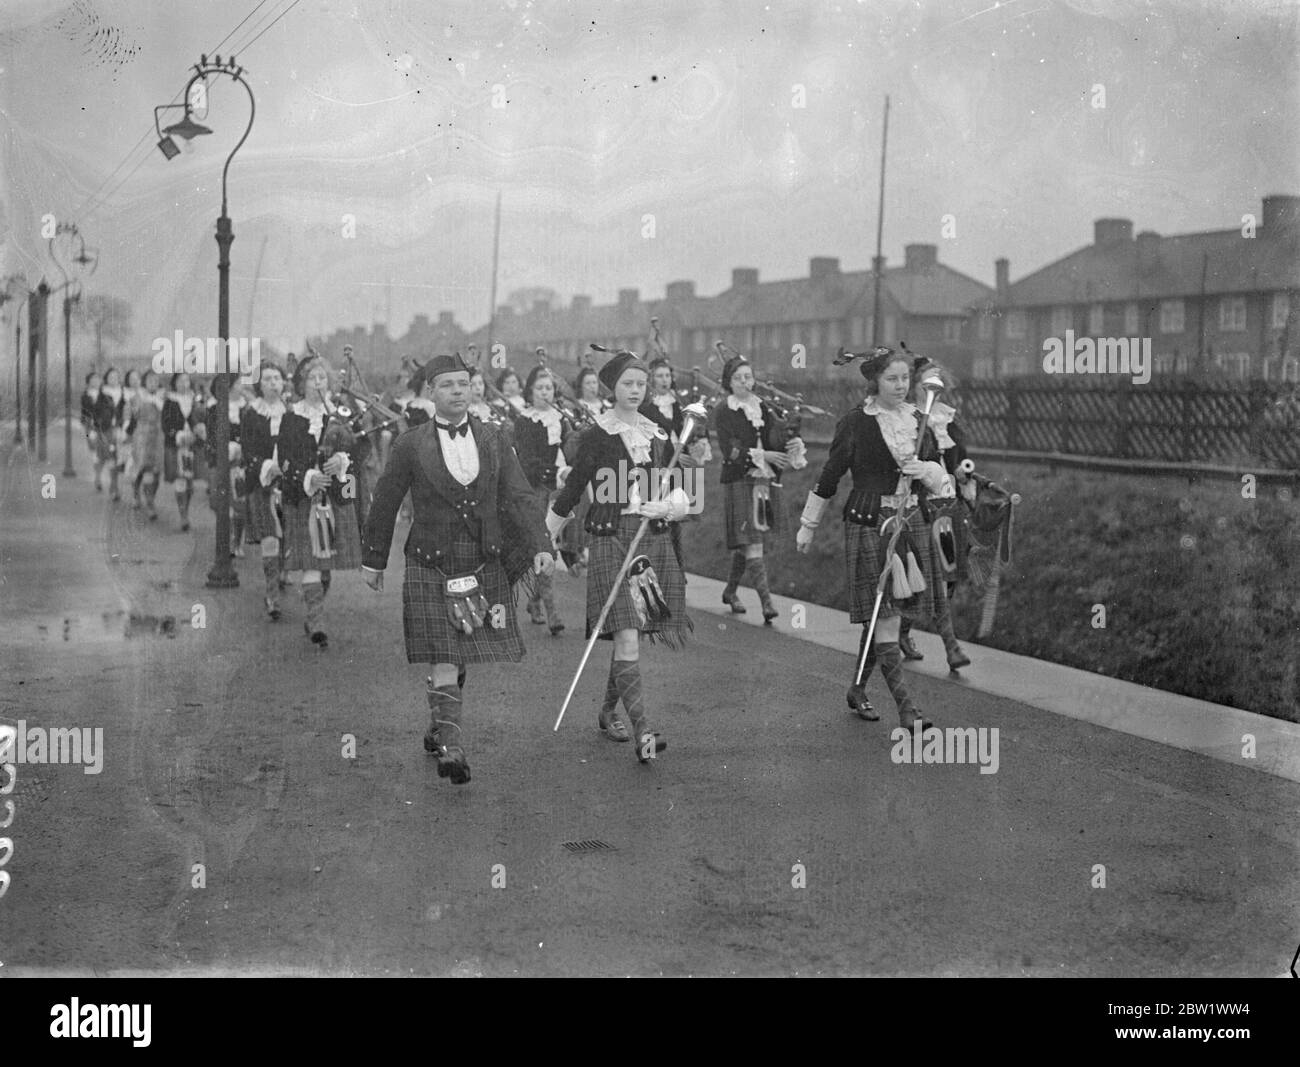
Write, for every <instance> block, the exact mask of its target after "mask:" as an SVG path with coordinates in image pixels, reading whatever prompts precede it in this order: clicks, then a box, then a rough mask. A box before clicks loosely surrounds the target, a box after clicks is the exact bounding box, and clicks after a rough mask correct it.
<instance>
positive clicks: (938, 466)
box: [921, 460, 949, 496]
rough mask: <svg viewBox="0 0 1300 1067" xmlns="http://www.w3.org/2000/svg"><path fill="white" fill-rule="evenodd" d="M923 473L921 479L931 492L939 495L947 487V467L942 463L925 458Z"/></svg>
mask: <svg viewBox="0 0 1300 1067" xmlns="http://www.w3.org/2000/svg"><path fill="white" fill-rule="evenodd" d="M924 463H925V473H923V474H922V475H921V481H922V482H924V483H925V487H926V488H927V489H928V490H930V492H931V493H934V494H935V495H938V496H941V495H943V492H944V490H945V489H948V488H949V483H948V469H947V468H946V467H945V466H944V465H943V464H942V463H936V462H935V461H934V460H926V461H924Z"/></svg>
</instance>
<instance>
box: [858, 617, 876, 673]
mask: <svg viewBox="0 0 1300 1067" xmlns="http://www.w3.org/2000/svg"><path fill="white" fill-rule="evenodd" d="M866 643H867V626H866V623H863V625H862V635H861V636H860V637H859V638H858V658H857V659H855V660H854V661H853V670H854V672H855V673H854V676H853V680H854V681H855V682H856V681H857V680H858V677H857V673H856V672H857V669H858V664H859V663H861V662H862V649H863V647H864V646H865V645H866ZM875 669H876V644H875V642H874V641H873V642H872V644H871V649H870V651H869V652H867V662H866V665H865V666H864V667H863V668H862V684H863V685H866V684H867V679H868V678H870V677H871V672H872V671H873V670H875Z"/></svg>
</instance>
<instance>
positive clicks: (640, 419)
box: [596, 408, 668, 464]
mask: <svg viewBox="0 0 1300 1067" xmlns="http://www.w3.org/2000/svg"><path fill="white" fill-rule="evenodd" d="M596 425H597V426H599V427H600V428H601V429H602V430H604V431H605V432H606V433H607V434H611V435H615V434H616V435H618V436H619V437H621V438H622V439H623V446H624V447H625V448H626V449H627V453H628V455H629V456H631V457H632V462H633V463H638V464H639V463H649V462H650V442H651V440H653V439H654V438H656V437H657V438H658V439H659V440H661V441H666V440H668V435H667V434H666V433H665V432H664V430H663V427H661V426H659V425H658V424H657V423H655V422H653V421H652V420H650V419H647V418H646V417H645V416H644V415H642V414H641V413H640V412H639V411H638V412H637V414H636V422H635V423H626V422H624V421H623V420H622V419H620V418H619V417H618V416H617V415H616V414H615V413H614V409H613V408H610V410H609V411H603V412H601V413H600V414H599V415H597V416H596Z"/></svg>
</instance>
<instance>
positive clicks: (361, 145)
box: [0, 0, 1300, 358]
mask: <svg viewBox="0 0 1300 1067" xmlns="http://www.w3.org/2000/svg"><path fill="white" fill-rule="evenodd" d="M291 3H292V0H268V2H266V3H264V4H263V5H262V6H261V8H260V10H258V11H257V12H256V14H254V15H253V17H252V18H251V19H249V21H248V22H247V23H246V24H245V25H244V26H243V27H242V28H241V29H240V30H239V31H238V32H237V33H236V34H235V35H234V37H233V38H231V40H229V41H227V42H226V43H225V44H224V45H223V46H222V47H221V48H216V46H217V44H218V42H220V41H221V40H222V38H223V37H224V36H226V35H227V34H228V33H229V32H230V31H231V30H233V29H234V28H235V26H236V24H237V23H238V22H239V21H240V19H241V18H243V17H244V16H245V15H246V14H248V12H250V11H251V10H253V8H254V7H255V6H256V0H229V2H224V3H215V2H213V0H169V2H168V3H166V4H161V3H157V2H145V0H77V2H76V3H71V4H69V3H64V2H49V0H6V2H4V3H3V5H2V7H3V14H2V15H0V66H2V68H3V69H2V70H0V107H2V109H3V119H4V147H3V150H4V154H5V158H4V167H3V175H2V176H0V180H2V181H3V182H4V189H3V194H4V196H3V208H4V211H5V216H4V219H3V222H4V241H5V245H4V253H5V262H4V271H5V273H8V272H10V271H14V270H20V271H24V272H25V273H26V275H27V277H28V279H29V280H30V281H32V282H35V281H36V280H37V279H38V278H39V277H40V275H41V272H42V271H43V270H48V269H50V268H48V267H47V266H46V264H47V256H46V247H45V242H44V241H43V240H42V239H41V238H40V233H39V229H40V221H41V216H42V215H44V214H46V213H50V214H53V215H54V216H55V217H56V218H57V219H59V220H64V219H71V220H72V221H75V222H76V223H78V224H79V225H80V227H81V229H82V231H83V232H84V234H85V235H86V237H87V239H88V241H89V243H90V244H92V245H94V246H97V247H98V248H99V250H100V253H101V261H100V266H99V269H98V272H97V274H96V275H95V277H94V278H93V279H91V281H90V283H89V284H88V286H87V288H88V290H89V291H91V292H96V291H98V292H108V293H112V294H114V295H118V296H122V297H125V298H127V299H129V300H130V301H131V302H132V304H133V305H134V308H135V325H136V330H135V337H134V347H135V348H136V349H138V350H140V351H144V350H146V349H147V348H148V346H149V343H150V341H151V340H152V338H153V337H155V336H162V335H167V336H170V335H171V333H172V332H173V331H174V330H176V329H182V330H184V331H186V332H187V333H189V334H192V335H198V336H206V335H208V334H214V333H215V332H216V318H217V311H216V288H217V287H216V280H217V274H216V254H217V249H216V242H215V240H214V238H213V229H214V223H215V219H216V216H217V214H218V213H219V209H220V179H221V165H222V163H223V162H224V159H225V156H226V154H227V153H228V152H229V150H230V148H231V147H232V146H233V145H234V143H235V141H236V140H237V139H238V137H239V135H240V133H242V132H243V129H244V126H245V125H246V123H247V119H248V104H247V98H246V97H245V95H244V93H243V91H242V90H241V89H240V88H239V87H238V86H236V85H235V84H234V83H232V82H230V81H229V80H228V79H223V80H221V81H219V82H217V83H216V84H214V85H213V86H212V89H211V93H210V100H209V105H210V106H209V109H208V112H207V116H206V119H205V120H204V121H205V123H206V124H207V125H210V126H211V127H212V128H213V130H214V131H215V133H214V135H213V136H211V137H205V138H200V139H198V140H196V141H195V142H194V143H193V145H192V147H191V150H189V151H187V152H185V153H183V154H182V155H181V156H180V157H178V158H177V159H174V160H172V161H170V162H168V161H167V160H165V159H164V158H163V156H162V154H161V153H160V152H159V151H158V150H157V149H156V147H154V142H155V141H156V137H155V136H154V135H153V130H152V121H153V107H154V105H156V104H163V103H167V102H169V101H171V100H173V99H175V98H176V97H177V95H178V94H179V93H180V91H181V89H182V88H183V86H184V84H185V81H186V79H187V77H188V73H189V71H188V67H189V66H190V65H191V64H193V63H194V62H196V61H197V60H198V57H199V54H200V53H201V52H209V51H211V50H216V51H219V52H221V54H222V55H223V57H224V56H226V55H228V54H229V52H230V51H231V45H232V44H238V45H240V48H239V49H238V55H239V59H240V62H241V63H243V64H244V65H245V66H246V68H247V71H248V74H247V77H248V79H249V82H250V84H251V86H252V88H253V91H254V93H255V94H256V98H257V118H256V122H255V124H254V126H253V130H252V133H251V135H250V137H249V139H248V141H247V143H246V144H245V145H244V146H243V148H241V149H240V151H239V154H238V156H237V157H236V160H235V162H234V164H233V165H232V167H231V173H230V180H229V195H230V212H231V216H232V218H233V219H234V228H235V235H236V239H235V243H234V246H233V249H232V257H233V269H232V330H231V332H232V333H234V334H237V335H238V334H242V333H244V332H245V331H246V330H247V329H248V318H249V311H250V299H253V298H254V284H253V282H254V278H255V277H257V278H258V279H259V280H258V283H257V285H256V291H255V303H254V308H253V330H252V332H253V334H254V335H255V336H261V337H264V338H266V339H268V340H270V341H272V342H275V343H278V344H284V343H288V344H289V345H290V347H294V348H297V347H299V346H300V344H301V338H302V336H303V334H304V333H307V332H313V333H314V332H317V331H320V330H325V331H328V330H331V329H333V328H334V327H336V326H350V325H353V324H357V323H369V322H370V321H371V320H372V319H377V320H379V321H383V320H384V318H385V316H386V315H387V306H388V301H389V299H390V293H391V314H392V319H391V321H392V332H393V333H395V334H400V333H402V332H404V330H405V327H406V324H407V322H408V321H409V319H410V317H411V316H412V315H413V314H414V313H416V312H420V311H424V312H426V313H428V314H430V315H431V316H432V315H436V313H437V312H438V311H439V310H443V309H446V310H451V311H454V312H455V313H456V315H457V318H458V320H459V321H460V322H461V323H462V324H463V325H466V326H469V327H474V326H478V325H480V324H482V323H483V322H484V321H486V318H487V313H488V305H489V288H490V284H491V242H492V213H493V202H494V199H495V196H496V193H497V190H498V189H499V190H501V191H502V194H503V210H502V239H501V271H500V283H499V290H498V302H499V303H500V302H502V301H504V299H505V297H506V295H507V294H508V293H509V292H510V291H511V290H512V289H516V288H520V287H524V286H535V285H537V286H549V287H551V288H553V289H555V290H557V291H558V292H559V293H560V295H561V296H562V297H563V298H564V299H565V300H566V301H567V299H569V298H570V297H571V296H572V295H573V294H574V293H586V294H590V295H591V296H593V297H594V298H595V300H596V302H597V303H606V302H612V301H613V299H614V297H615V295H616V291H617V289H619V288H622V287H636V288H639V289H640V290H641V293H642V296H643V297H645V298H652V297H659V296H662V294H663V287H664V284H665V283H666V282H669V281H672V280H675V279H679V278H689V279H694V280H695V281H696V283H697V287H698V291H699V292H701V293H703V294H711V293H715V292H718V291H720V290H722V289H724V288H726V287H727V285H729V284H730V271H731V268H732V267H735V266H753V267H757V268H759V271H760V277H761V278H763V279H775V278H788V277H796V276H800V275H803V274H805V273H806V271H807V261H808V259H809V258H810V257H811V256H817V255H830V256H838V257H840V259H841V262H842V265H843V267H844V269H846V270H853V269H863V268H865V267H867V266H869V264H870V259H871V255H872V253H873V251H874V244H875V227H876V210H877V202H878V195H877V183H878V180H879V174H878V166H879V158H880V139H881V120H882V110H883V101H884V96H885V94H886V93H889V94H890V95H891V98H892V103H891V112H890V125H889V153H890V158H889V173H888V177H887V186H886V194H885V201H886V217H885V255H886V257H887V258H888V259H889V261H890V262H898V261H899V260H900V259H901V257H902V249H903V245H905V244H908V243H912V242H932V243H935V244H938V245H939V256H940V259H941V260H942V261H943V262H945V263H948V264H950V265H952V266H953V267H956V268H957V269H959V270H962V271H964V272H965V273H967V274H970V275H972V276H973V277H975V278H978V279H980V280H981V281H984V282H985V283H988V284H992V281H993V260H994V259H995V258H997V257H999V256H1006V257H1008V258H1009V259H1010V260H1011V273H1012V278H1013V279H1015V278H1018V277H1020V276H1021V275H1023V274H1026V273H1028V272H1029V271H1031V270H1033V269H1036V268H1038V267H1040V266H1042V265H1043V264H1045V263H1048V262H1050V261H1052V260H1054V259H1056V258H1059V257H1060V256H1061V255H1063V254H1065V253H1066V252H1068V251H1070V250H1072V249H1075V248H1077V247H1079V246H1081V245H1083V244H1086V243H1088V242H1089V241H1090V240H1091V239H1092V222H1093V220H1094V219H1095V218H1098V217H1102V216H1115V215H1118V216H1123V217H1128V218H1131V219H1133V220H1134V223H1135V227H1136V229H1138V230H1141V229H1154V230H1157V231H1159V232H1161V233H1179V232H1189V231H1195V230H1204V229H1221V228H1226V227H1229V226H1236V225H1239V224H1240V218H1241V216H1242V215H1243V214H1245V213H1247V212H1255V213H1257V212H1258V210H1259V201H1260V198H1261V197H1262V196H1264V195H1267V194H1269V193H1274V192H1285V193H1300V173H1298V170H1300V158H1298V156H1297V135H1296V131H1297V129H1298V128H1300V123H1298V121H1297V120H1298V119H1300V106H1298V104H1300V100H1298V98H1297V97H1298V94H1297V55H1300V41H1298V40H1297V12H1298V10H1300V8H1298V7H1297V5H1296V4H1295V3H1290V2H1288V3H1266V2H1254V0H1231V2H1229V0H1222V2H1216V3H1196V2H1178V3H1164V2H1155V3H1146V4H1144V3H1141V2H1140V0H1003V2H1002V3H1000V4H995V3H993V2H992V0H942V2H941V0H921V2H918V3H904V2H895V0H868V2H865V3H851V2H847V0H846V2H840V3H831V2H817V0H800V2H788V3H778V2H772V3H762V2H740V0H724V2H716V0H715V2H709V3H703V2H701V0H670V2H666V3H658V2H653V0H643V2H637V3H608V2H588V0H574V2H559V0H542V2H537V3H529V2H526V0H443V2H440V3H436V4H434V3H429V2H427V0H387V2H380V0H366V2H364V3H362V2H360V0H358V2H355V3H352V2H345V0H299V2H298V3H297V5H296V6H294V7H293V8H292V10H290V11H289V13H288V14H287V15H286V16H285V17H283V18H282V19H280V20H279V21H278V22H276V23H275V24H274V25H273V26H272V27H271V28H270V29H269V31H267V32H265V33H264V34H263V35H262V36H261V37H260V38H258V39H257V40H256V41H255V42H253V43H252V44H251V45H248V46H246V47H245V42H247V41H248V40H249V39H250V38H252V36H253V35H254V34H255V33H256V32H257V31H258V30H259V29H260V28H261V27H262V26H263V25H265V24H267V23H269V21H270V19H271V18H273V17H274V15H275V13H277V12H280V11H283V10H286V9H287V8H288V7H289V5H290V4H291ZM1098 85H1099V86H1103V87H1104V94H1105V96H1104V102H1105V107H1104V108H1099V107H1095V106H1093V105H1094V102H1096V101H1097V100H1098V99H1099V97H1098V95H1097V92H1096V91H1095V90H1094V86H1098ZM495 86H501V87H503V90H504V97H505V106H504V107H501V108H497V107H493V96H494V87H495ZM800 97H802V102H803V103H804V104H805V106H803V107H796V106H795V105H796V103H799V102H801V101H800ZM179 116H180V112H179V111H174V112H171V113H170V115H169V116H168V118H166V119H165V120H164V125H166V124H167V122H168V121H174V120H175V119H176V118H178V117H179ZM146 132H147V134H148V136H147V137H144V135H145V134H146ZM142 137H144V140H143V142H141V138H142ZM132 146H135V148H134V151H132ZM115 168H116V174H113V172H114V170H115ZM110 175H111V176H112V177H111V180H109V179H110ZM106 181H107V184H105V183H106ZM92 194H93V196H92ZM347 215H351V216H354V217H355V229H356V236H355V237H354V238H348V237H345V236H344V231H345V225H346V224H345V216H347ZM645 215H653V216H654V236H653V237H652V238H646V237H644V236H643V216H645ZM945 215H951V216H953V217H954V219H955V226H956V236H955V238H947V237H944V236H942V225H943V217H944V216H945ZM263 249H264V255H263V256H262V262H261V266H260V270H259V269H258V259H259V254H261V253H262V252H263ZM52 276H53V277H57V272H52ZM6 358H7V357H6Z"/></svg>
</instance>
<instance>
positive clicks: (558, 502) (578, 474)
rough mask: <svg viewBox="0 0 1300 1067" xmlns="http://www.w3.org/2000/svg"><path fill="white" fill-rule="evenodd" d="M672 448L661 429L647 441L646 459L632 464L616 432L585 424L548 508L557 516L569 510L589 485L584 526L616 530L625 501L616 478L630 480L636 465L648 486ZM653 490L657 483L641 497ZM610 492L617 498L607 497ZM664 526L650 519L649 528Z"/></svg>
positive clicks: (604, 531)
mask: <svg viewBox="0 0 1300 1067" xmlns="http://www.w3.org/2000/svg"><path fill="white" fill-rule="evenodd" d="M660 429H662V426H661V427H660ZM672 451H673V449H672V445H671V444H670V443H669V441H668V439H667V432H666V431H665V432H664V437H663V438H662V439H660V438H655V439H654V440H653V441H652V442H651V444H650V459H649V461H648V462H646V463H641V464H635V463H633V462H632V457H631V455H630V454H629V453H628V450H627V446H626V445H624V444H623V438H621V437H620V436H619V435H618V434H612V433H606V432H605V430H603V429H602V428H601V427H599V426H589V427H588V428H587V429H585V430H583V431H582V435H581V436H580V437H579V439H578V452H577V456H576V457H575V458H574V461H573V470H572V471H570V472H569V477H568V478H567V479H566V481H565V483H564V488H563V489H561V490H560V492H559V495H558V496H557V497H556V498H555V500H554V502H553V503H552V504H551V510H552V511H554V512H555V514H557V515H561V516H564V515H568V514H570V513H571V512H572V511H573V509H574V507H575V505H576V504H577V503H578V501H579V500H580V499H581V498H582V496H583V494H584V493H585V491H586V488H587V486H588V485H590V486H591V487H592V494H593V498H594V499H593V502H592V504H591V506H590V507H589V508H588V509H587V517H586V520H585V521H584V524H583V525H584V528H585V529H586V531H587V532H588V533H590V534H594V535H595V536H597V537H602V536H609V535H613V534H616V533H617V532H618V522H619V515H620V514H621V513H622V511H623V509H624V508H625V507H627V503H628V502H627V500H626V499H625V497H626V486H623V485H621V484H620V479H621V478H622V477H628V478H629V480H630V477H631V472H632V471H633V470H635V469H637V468H638V467H639V468H640V469H641V470H644V471H645V472H646V473H645V476H644V477H643V478H642V479H641V480H642V482H643V484H645V485H646V486H647V488H649V487H650V486H651V485H652V484H653V483H652V482H651V481H650V480H649V479H650V478H651V477H652V476H653V475H654V474H655V473H656V470H658V471H662V470H663V469H664V468H666V467H667V466H668V461H669V459H671V458H672ZM655 491H657V486H656V487H654V488H653V489H650V490H649V492H643V493H642V499H643V500H646V499H650V497H651V496H652V495H653V493H654V492H655ZM611 495H613V496H615V497H617V498H618V499H615V500H608V499H607V498H608V497H609V496H611ZM667 526H668V523H667V522H666V521H665V520H662V519H656V520H654V521H652V522H651V523H650V529H652V530H654V531H656V532H662V531H663V530H665V529H666V528H667Z"/></svg>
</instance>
